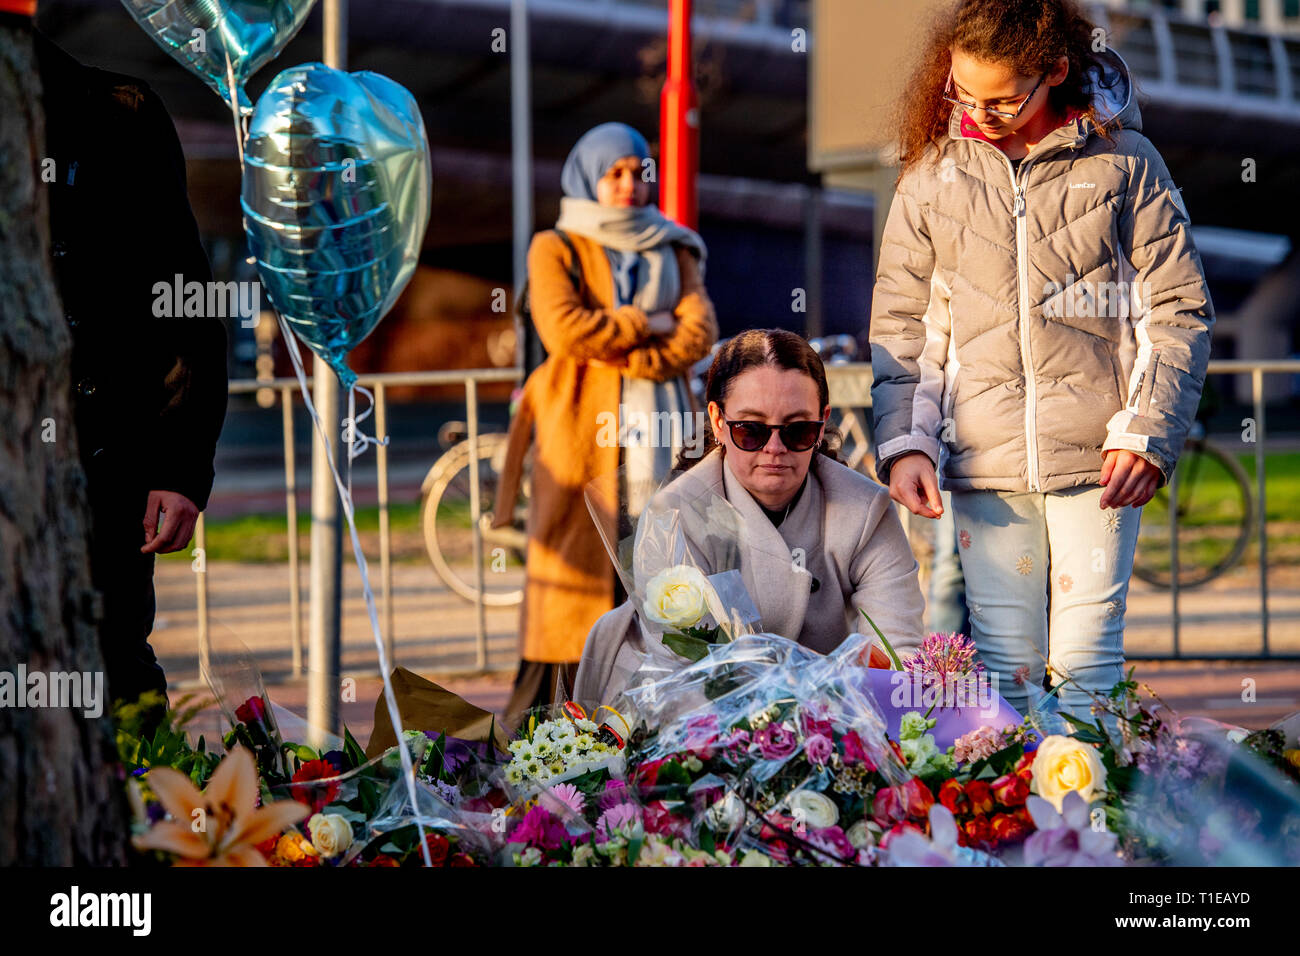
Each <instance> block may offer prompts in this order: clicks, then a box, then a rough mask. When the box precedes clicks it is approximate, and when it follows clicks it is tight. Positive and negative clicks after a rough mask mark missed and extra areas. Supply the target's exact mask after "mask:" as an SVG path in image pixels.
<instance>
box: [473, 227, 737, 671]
mask: <svg viewBox="0 0 1300 956" xmlns="http://www.w3.org/2000/svg"><path fill="white" fill-rule="evenodd" d="M568 235H569V238H570V239H571V240H572V242H573V246H574V249H575V250H576V251H577V254H578V260H579V262H580V263H581V267H582V277H583V283H582V284H583V288H582V289H581V290H578V289H575V288H574V286H573V281H572V279H571V278H570V271H571V270H570V259H571V256H570V253H569V250H568V249H567V248H566V247H565V245H564V240H563V239H561V238H560V236H559V235H558V234H557V233H556V232H555V231H554V230H551V231H547V232H542V233H538V234H537V235H536V236H534V237H533V241H532V244H531V245H530V247H529V249H528V283H529V299H530V305H531V309H532V316H533V323H534V325H535V326H536V327H537V333H538V335H539V336H540V337H541V340H542V344H543V345H545V346H546V350H547V353H548V358H547V360H546V361H545V362H543V363H542V365H541V366H539V367H538V368H537V370H536V371H534V372H533V374H532V375H530V376H529V377H528V381H527V382H526V383H525V384H524V391H523V397H522V398H521V400H520V402H519V409H518V412H517V413H516V415H515V418H514V420H513V421H512V422H511V424H510V438H509V448H508V450H507V455H506V463H505V467H504V468H503V470H502V476H501V485H500V493H499V496H498V499H497V501H498V504H497V512H496V515H495V521H494V524H495V526H497V527H500V526H502V525H504V524H507V523H509V521H510V518H511V515H510V510H511V507H512V506H513V503H514V500H515V495H516V493H517V491H518V489H519V486H520V483H521V480H522V473H523V463H524V456H525V455H526V454H527V452H528V448H529V446H530V445H532V446H533V447H534V449H535V450H534V455H533V462H532V474H531V497H530V500H529V505H528V554H527V569H526V570H527V582H526V584H525V588H524V604H523V609H522V611H521V614H520V622H519V631H520V645H521V647H520V650H521V653H522V655H523V657H524V658H525V659H526V660H530V661H543V662H550V663H556V662H561V661H577V660H580V659H581V657H582V648H583V645H584V644H585V643H586V640H587V634H588V632H590V631H591V627H592V625H593V624H595V622H596V619H597V618H598V617H600V616H601V615H602V614H604V613H605V612H606V611H608V610H610V609H611V608H612V607H613V606H614V565H613V563H612V562H611V561H610V558H609V555H608V554H607V553H606V551H605V546H604V545H603V544H602V543H601V539H600V534H599V532H598V531H597V530H596V525H595V523H594V522H593V521H592V518H591V515H590V513H589V512H588V510H587V504H586V501H585V500H584V499H583V490H584V489H585V488H586V486H587V484H588V482H590V481H592V480H593V479H595V478H598V477H600V476H602V475H610V474H613V473H614V472H615V471H616V470H617V468H618V463H619V454H618V453H619V449H618V448H617V447H616V446H614V445H610V446H608V447H601V446H600V445H598V444H597V441H596V438H597V434H598V432H599V431H600V430H601V429H600V425H601V421H602V419H601V418H600V415H601V413H602V412H609V413H611V414H613V415H614V416H615V417H617V415H618V404H619V397H620V395H621V392H622V388H621V377H622V376H624V375H627V376H629V377H632V378H647V379H653V380H655V381H666V380H668V379H671V378H674V377H676V376H680V375H684V374H686V372H687V371H688V370H689V369H690V367H691V366H692V365H693V364H694V363H695V362H697V361H699V360H700V359H701V358H703V357H704V356H706V355H708V354H709V349H710V348H712V346H713V343H714V342H715V341H717V338H718V323H717V319H716V317H715V316H714V312H713V303H712V302H710V301H709V297H708V293H707V292H706V291H705V289H704V284H703V282H702V281H701V279H700V270H699V265H698V263H697V261H696V258H695V254H694V253H693V252H691V251H690V250H688V249H686V248H685V247H682V246H677V247H675V251H676V253H677V264H678V268H679V270H680V272H681V288H682V292H681V298H680V299H679V300H678V303H677V307H676V308H675V309H674V310H673V311H674V313H675V314H676V316H677V328H676V330H675V331H674V332H673V333H672V334H670V335H666V336H659V335H652V334H650V332H649V330H648V328H647V318H646V314H645V313H644V312H643V311H642V310H641V309H640V308H638V307H636V306H633V305H624V306H619V307H617V308H612V307H611V305H612V303H613V302H614V301H615V295H614V275H613V271H612V270H611V269H610V265H609V258H608V257H607V256H606V254H605V250H604V247H603V246H601V245H600V244H598V243H596V242H595V241H593V240H591V239H588V238H586V237H585V236H580V235H577V234H575V233H569V234H568ZM534 436H535V437H534Z"/></svg>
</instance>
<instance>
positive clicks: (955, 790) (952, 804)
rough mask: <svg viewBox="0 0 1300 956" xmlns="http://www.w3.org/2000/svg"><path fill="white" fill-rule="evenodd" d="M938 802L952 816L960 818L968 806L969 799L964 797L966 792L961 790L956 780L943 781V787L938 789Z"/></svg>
mask: <svg viewBox="0 0 1300 956" xmlns="http://www.w3.org/2000/svg"><path fill="white" fill-rule="evenodd" d="M939 802H940V803H942V804H943V805H944V806H945V807H946V808H947V809H948V812H949V813H951V814H952V815H953V816H960V815H961V814H963V813H965V812H966V811H967V809H968V808H969V806H970V799H969V798H968V797H967V796H966V791H965V790H964V789H962V785H961V784H960V783H958V782H957V781H956V780H945V781H944V782H943V785H942V786H941V787H939Z"/></svg>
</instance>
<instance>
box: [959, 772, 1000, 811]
mask: <svg viewBox="0 0 1300 956" xmlns="http://www.w3.org/2000/svg"><path fill="white" fill-rule="evenodd" d="M965 790H966V796H967V797H968V798H969V799H970V808H971V812H972V813H991V812H992V811H993V791H992V790H990V789H989V785H988V783H986V782H985V781H983V780H971V781H969V782H968V783H967V784H966V787H965Z"/></svg>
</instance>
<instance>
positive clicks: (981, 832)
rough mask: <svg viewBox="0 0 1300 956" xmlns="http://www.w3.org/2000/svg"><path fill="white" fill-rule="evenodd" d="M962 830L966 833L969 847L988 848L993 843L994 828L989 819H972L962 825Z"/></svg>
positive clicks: (980, 817) (979, 817)
mask: <svg viewBox="0 0 1300 956" xmlns="http://www.w3.org/2000/svg"><path fill="white" fill-rule="evenodd" d="M961 829H962V830H963V831H965V833H966V840H967V845H968V846H981V845H983V846H987V845H988V844H990V843H992V842H993V827H992V826H990V825H989V819H988V817H984V816H978V817H971V818H970V819H969V820H967V821H965V822H964V823H962V825H961Z"/></svg>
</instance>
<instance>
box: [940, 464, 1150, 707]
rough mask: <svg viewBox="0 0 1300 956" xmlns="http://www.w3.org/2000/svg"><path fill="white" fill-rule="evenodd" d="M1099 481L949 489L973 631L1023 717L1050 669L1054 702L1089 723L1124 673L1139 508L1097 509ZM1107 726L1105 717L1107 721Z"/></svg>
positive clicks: (986, 663)
mask: <svg viewBox="0 0 1300 956" xmlns="http://www.w3.org/2000/svg"><path fill="white" fill-rule="evenodd" d="M1103 491H1104V489H1103V488H1102V487H1101V486H1100V485H1081V486H1079V487H1078V488H1071V489H1068V490H1066V491H1059V492H1053V493H1051V494H1042V493H1030V494H1012V493H1008V492H1001V491H954V492H952V509H953V516H954V517H955V519H956V522H957V540H958V552H959V553H960V555H961V565H962V572H963V574H964V575H965V577H966V603H967V605H968V606H969V608H970V621H971V635H970V636H971V637H972V638H973V639H974V641H975V646H976V647H977V648H979V652H980V657H981V658H982V659H983V661H984V666H985V667H986V668H988V670H989V671H990V672H992V673H996V674H997V675H998V682H999V686H998V690H999V692H1000V693H1001V694H1002V696H1003V697H1005V698H1006V700H1007V703H1009V704H1011V706H1012V707H1015V708H1016V710H1018V711H1020V713H1022V714H1025V713H1026V710H1027V706H1028V693H1027V690H1026V687H1025V686H1023V684H1022V683H1018V682H1017V680H1016V677H1017V672H1019V676H1020V677H1021V679H1022V680H1028V681H1031V682H1033V684H1034V685H1035V686H1039V687H1041V686H1042V685H1043V681H1044V676H1045V674H1046V670H1047V668H1048V667H1050V669H1051V674H1052V686H1054V687H1055V686H1057V685H1059V684H1061V683H1063V682H1064V679H1065V678H1066V677H1067V676H1068V677H1070V678H1072V681H1071V682H1066V683H1065V686H1063V687H1061V688H1060V689H1059V690H1058V692H1057V695H1058V697H1059V698H1060V709H1061V710H1062V711H1065V712H1067V713H1071V714H1073V715H1075V716H1077V717H1079V718H1080V719H1082V720H1086V721H1088V722H1089V723H1091V722H1092V721H1093V720H1094V719H1095V718H1094V717H1093V715H1092V712H1091V710H1092V697H1091V696H1090V694H1096V695H1098V696H1100V697H1105V696H1106V695H1107V693H1108V692H1109V691H1110V689H1111V687H1113V686H1114V685H1115V683H1116V682H1117V681H1119V680H1120V679H1122V678H1123V676H1124V606H1125V601H1126V599H1127V597H1128V583H1129V577H1130V575H1131V574H1132V572H1133V551H1134V549H1135V548H1136V546H1137V536H1138V523H1139V521H1140V520H1141V509H1140V508H1133V507H1127V506H1126V507H1123V508H1120V509H1118V510H1116V509H1113V508H1107V509H1106V510H1104V511H1103V510H1102V509H1101V506H1100V503H1101V495H1102V492H1103ZM1107 723H1108V724H1109V723H1110V721H1107Z"/></svg>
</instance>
